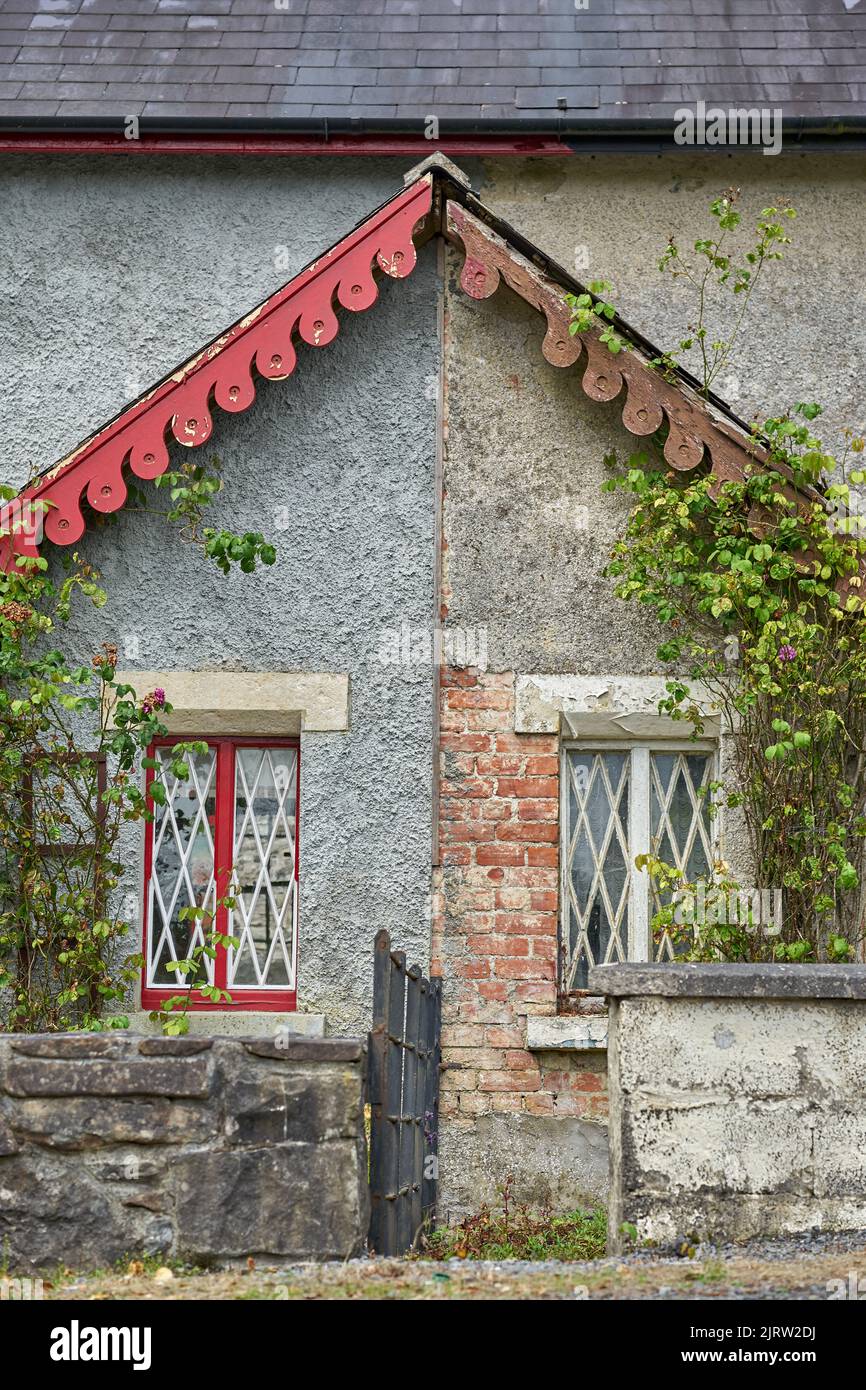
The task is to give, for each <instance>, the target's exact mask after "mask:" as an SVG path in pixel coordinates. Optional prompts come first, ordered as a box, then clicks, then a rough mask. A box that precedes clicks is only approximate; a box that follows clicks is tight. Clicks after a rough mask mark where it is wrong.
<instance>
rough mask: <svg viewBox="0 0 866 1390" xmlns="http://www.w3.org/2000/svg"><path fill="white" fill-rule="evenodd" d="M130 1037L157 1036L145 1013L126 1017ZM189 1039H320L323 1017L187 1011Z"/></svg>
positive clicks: (140, 1011)
mask: <svg viewBox="0 0 866 1390" xmlns="http://www.w3.org/2000/svg"><path fill="white" fill-rule="evenodd" d="M126 1016H127V1018H128V1019H129V1032H130V1033H148V1034H154V1035H157V1036H158V1035H160V1034H161V1033H162V1029H161V1027H160V1025H159V1024H158V1023H153V1022H151V1019H150V1015H149V1013H148V1011H147V1010H146V1009H136V1010H132V1011H130V1012H129V1013H128V1014H127V1015H126ZM187 1021H188V1023H189V1036H190V1037H191V1038H213V1037H223V1038H224V1037H231V1038H265V1037H267V1038H270V1037H275V1036H276V1035H277V1034H279V1033H287V1034H289V1035H290V1036H291V1037H299V1038H323V1037H324V1036H325V1015H324V1014H299V1013H284V1014H281V1013H274V1012H265V1011H261V1012H259V1011H257V1010H256V1011H253V1010H249V1009H247V1010H243V1011H242V1010H240V1009H237V1010H235V1011H234V1012H233V1011H232V1009H231V1008H228V1009H226V1010H225V1012H222V1011H220V1010H210V1009H209V1010H207V1011H205V1010H195V1009H190V1010H189V1012H188V1014H187Z"/></svg>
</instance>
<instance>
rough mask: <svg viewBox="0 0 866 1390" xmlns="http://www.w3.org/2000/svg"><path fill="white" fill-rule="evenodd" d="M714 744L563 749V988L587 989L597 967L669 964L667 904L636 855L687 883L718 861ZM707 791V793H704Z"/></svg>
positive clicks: (705, 873)
mask: <svg viewBox="0 0 866 1390" xmlns="http://www.w3.org/2000/svg"><path fill="white" fill-rule="evenodd" d="M714 775H715V747H714V745H712V744H709V743H693V742H691V741H689V742H686V741H684V740H680V741H678V742H673V741H671V742H669V743H663V742H655V743H629V744H621V745H614V744H610V743H608V744H600V743H595V744H593V743H580V744H566V745H565V746H564V747H563V752H562V783H561V785H562V836H563V840H562V895H561V901H562V946H563V979H562V983H563V988H564V989H565V990H566V991H569V990H580V989H586V988H587V984H588V975H589V970H590V967H591V966H593V965H606V964H609V963H610V962H616V961H625V960H634V961H642V960H643V961H649V960H664V959H670V958H672V957H673V955H674V950H673V946H672V944H671V941H670V939H669V938H668V936H667V934H665V935H664V936H663V937H662V938H661V939H660V940H659V941H654V940H653V935H652V930H651V926H650V924H651V921H652V918H653V916H654V915H655V913H656V912H657V911H658V909H659V908H660V907H661V905H662V904H661V900H660V898H659V895H658V891H657V888H656V885H655V884H654V883H653V882H651V880H650V875H649V874H648V873H647V871H646V870H645V869H638V868H637V867H636V865H635V858H636V856H637V855H640V854H650V853H651V854H654V855H657V856H658V857H659V858H660V859H663V860H664V861H665V862H666V863H668V864H672V865H675V866H676V867H677V868H678V869H680V870H682V871H683V872H684V874H685V877H686V878H687V879H688V880H690V881H691V880H694V879H696V878H700V877H706V876H709V874H710V872H711V868H712V862H713V858H714V851H713V822H712V821H711V818H710V813H709V808H710V793H709V790H708V787H709V784H710V782H712V780H713V777H714ZM702 789H703V790H702Z"/></svg>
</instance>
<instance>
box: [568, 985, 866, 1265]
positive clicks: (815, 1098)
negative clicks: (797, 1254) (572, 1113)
mask: <svg viewBox="0 0 866 1390" xmlns="http://www.w3.org/2000/svg"><path fill="white" fill-rule="evenodd" d="M591 981H592V983H593V985H594V987H597V988H599V989H603V990H605V991H607V992H608V993H609V995H610V997H611V1003H612V1006H611V1015H610V1043H609V1047H610V1110H611V1116H610V1134H611V1194H610V1207H609V1226H608V1239H609V1243H610V1247H611V1248H612V1249H613V1250H620V1249H622V1247H623V1243H624V1240H625V1236H624V1233H623V1230H622V1226H623V1224H626V1225H631V1226H633V1227H635V1228H636V1230H637V1233H638V1238H639V1239H640V1240H652V1241H655V1242H657V1243H658V1244H660V1245H663V1246H668V1245H672V1244H673V1243H675V1242H679V1241H682V1240H683V1239H695V1238H697V1239H707V1238H710V1237H711V1238H713V1239H714V1240H717V1241H744V1240H748V1239H750V1238H752V1237H754V1236H774V1235H790V1234H795V1233H803V1232H808V1231H812V1230H822V1231H845V1230H861V1229H862V1228H863V1226H864V1224H866V1162H864V1144H866V1088H864V1076H866V1066H864V1063H866V1056H864V1039H866V1028H864V1023H866V967H864V966H845V967H838V966H832V965H830V966H820V965H818V966H808V965H804V966H784V965H777V966H749V965H740V966H737V965H733V966H731V965H711V966H698V965H689V966H666V965H663V966H640V965H621V966H604V967H602V968H600V969H599V970H597V971H595V972H594V973H593V975H592V976H591Z"/></svg>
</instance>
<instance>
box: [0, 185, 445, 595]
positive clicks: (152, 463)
mask: <svg viewBox="0 0 866 1390" xmlns="http://www.w3.org/2000/svg"><path fill="white" fill-rule="evenodd" d="M432 203H433V193H432V178H431V176H430V175H425V176H424V177H423V178H421V179H419V180H418V181H417V182H415V183H413V184H410V185H409V187H408V188H405V189H404V190H403V191H402V192H400V193H398V194H397V195H396V197H394V198H392V199H391V200H390V201H389V202H387V203H385V204H384V206H383V207H381V208H379V209H378V211H376V212H375V213H373V215H372V216H371V217H369V218H367V219H366V221H364V222H362V223H361V225H360V226H359V227H357V228H355V230H354V231H353V232H350V233H349V235H348V236H346V237H344V238H343V240H342V241H340V242H338V243H337V244H336V246H334V247H332V248H331V250H330V251H327V252H325V254H324V255H323V256H320V257H319V258H318V259H317V260H315V261H313V262H312V263H311V264H310V265H308V266H307V267H306V269H304V270H302V271H301V272H300V274H299V275H296V276H295V278H294V279H293V280H290V281H289V283H288V284H287V285H284V286H283V288H282V289H280V290H277V291H276V293H275V294H273V295H271V296H270V298H269V299H266V300H265V301H264V302H263V303H262V304H260V305H259V306H258V307H257V308H256V309H254V310H253V311H252V312H251V313H249V314H246V315H245V316H244V317H243V318H242V319H239V320H238V322H237V323H235V324H234V325H233V326H232V327H231V328H229V329H228V330H227V331H226V332H225V333H223V334H221V336H220V337H219V338H216V339H215V340H214V341H213V342H212V343H209V344H208V346H207V347H205V348H203V349H202V350H201V351H200V352H198V353H196V355H195V356H194V357H192V358H190V359H189V361H187V362H185V363H184V364H183V365H182V366H181V367H179V368H178V369H177V371H175V372H173V373H172V375H171V376H169V377H166V378H165V380H163V381H161V382H160V383H159V385H158V386H155V387H154V388H153V389H152V390H151V391H149V392H148V393H147V394H146V395H144V396H142V397H140V398H139V399H138V400H137V401H135V402H134V403H133V404H132V405H130V406H129V407H128V408H127V409H126V410H124V411H122V412H121V414H120V415H118V416H117V417H116V418H115V419H114V420H112V421H111V422H110V423H109V424H108V425H106V426H105V427H104V428H103V429H101V430H99V431H97V433H96V434H94V435H92V436H91V437H90V439H88V440H86V441H85V442H84V443H83V444H81V445H80V446H79V447H78V448H77V449H76V450H75V452H74V453H72V454H70V455H69V457H68V458H65V459H62V460H61V461H60V463H58V464H56V465H55V466H54V467H53V468H51V469H50V470H49V471H48V472H47V473H45V474H43V475H42V476H41V477H39V478H37V479H36V480H35V481H34V482H33V483H31V484H30V485H29V486H28V487H27V488H25V489H24V490H23V492H22V493H21V495H20V497H19V499H18V502H19V504H20V506H21V507H22V508H23V509H24V511H25V512H26V511H27V509H28V506H30V507H35V508H36V510H37V511H40V512H41V513H42V517H43V524H44V533H45V536H46V538H47V539H48V540H50V541H53V542H54V544H56V545H74V544H75V543H76V541H79V540H80V539H81V537H82V535H83V534H84V531H85V526H86V522H85V517H84V511H83V506H84V501H85V499H86V501H87V503H89V505H90V506H91V507H92V508H93V509H94V511H97V512H103V513H108V512H116V511H118V510H119V509H120V508H121V507H122V506H123V505H124V503H125V501H126V497H127V488H126V482H125V480H124V471H125V469H126V468H127V467H129V468H130V469H131V470H132V472H133V473H134V474H135V475H136V477H138V478H141V479H144V480H147V479H153V478H157V477H159V476H160V474H162V473H164V472H165V471H166V469H167V468H168V464H169V442H170V440H171V439H172V438H173V439H174V440H176V441H177V442H178V443H179V444H183V445H186V446H187V447H188V448H199V447H200V446H201V445H202V444H206V443H207V442H208V440H209V439H210V437H211V434H212V432H213V418H212V413H211V411H212V405H213V403H214V402H216V404H217V405H218V406H219V407H220V408H221V409H222V410H225V411H229V412H232V413H237V412H239V411H242V410H248V409H249V407H250V406H251V405H252V403H253V401H254V400H255V395H256V386H255V378H254V373H258V375H260V376H262V377H264V378H265V379H266V380H268V381H284V380H285V379H286V378H287V377H289V376H291V374H292V372H293V371H294V369H295V365H296V361H297V358H296V354H295V348H294V344H293V339H294V338H295V337H296V336H297V337H299V338H301V339H302V340H303V341H304V342H305V343H308V344H309V345H310V346H311V347H325V346H326V345H327V344H328V343H330V342H332V341H333V339H334V338H335V337H336V336H337V333H338V332H339V326H340V325H339V320H338V318H337V314H336V306H337V305H340V306H342V308H344V309H348V310H351V311H352V312H354V313H359V312H361V311H362V310H364V309H369V308H370V307H371V306H372V305H373V304H374V303H375V302H376V299H377V298H378V287H377V284H376V279H375V275H374V268H375V267H378V268H379V269H380V270H381V271H382V272H383V273H384V274H385V275H388V276H391V277H392V278H393V279H396V280H402V279H405V277H406V276H407V275H409V274H410V273H411V271H412V270H413V269H414V267H415V263H416V260H417V253H416V249H415V243H414V240H413V236H414V233H415V232H416V230H417V229H418V227H419V225H420V224H422V223H423V222H424V220H425V219H426V218H427V216H428V215H429V213H430V211H431V208H432ZM37 554H38V545H37V543H36V540H35V538H34V536H33V534H32V530H30V529H29V528H18V529H16V530H13V532H12V534H11V535H6V536H0V567H2V568H3V569H5V570H9V569H11V568H12V566H13V565H14V564H15V559H16V556H17V555H28V556H35V555H37Z"/></svg>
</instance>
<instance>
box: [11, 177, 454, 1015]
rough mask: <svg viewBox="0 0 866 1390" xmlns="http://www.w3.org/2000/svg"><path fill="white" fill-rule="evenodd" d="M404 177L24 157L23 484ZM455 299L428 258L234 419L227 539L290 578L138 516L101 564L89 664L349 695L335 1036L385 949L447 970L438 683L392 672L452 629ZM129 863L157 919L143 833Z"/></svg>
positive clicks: (91, 547)
mask: <svg viewBox="0 0 866 1390" xmlns="http://www.w3.org/2000/svg"><path fill="white" fill-rule="evenodd" d="M403 164H404V162H403V161H401V162H399V163H397V164H396V166H395V165H394V164H392V165H391V166H388V165H386V164H378V163H370V162H368V163H363V164H362V163H354V162H352V161H348V162H346V161H338V160H333V161H309V160H308V161H285V160H283V161H279V160H276V161H269V160H250V161H246V162H243V163H240V162H237V163H236V162H234V161H231V160H211V161H193V160H174V161H173V160H162V159H155V160H151V159H147V160H144V159H142V160H123V159H114V160H109V159H105V160H103V161H101V162H90V163H87V162H85V161H62V160H57V161H48V160H44V161H40V160H28V162H27V163H26V164H25V163H24V162H23V161H21V162H18V163H16V162H14V161H12V160H7V161H6V162H5V163H4V164H3V165H2V167H0V196H2V199H3V205H4V208H5V209H6V212H7V215H6V216H5V217H4V220H3V227H2V233H0V235H2V237H3V239H4V244H3V246H2V249H0V262H2V264H3V265H4V266H5V267H6V275H5V285H4V289H5V292H6V297H7V305H8V306H9V307H8V310H7V313H6V315H5V316H4V321H3V324H2V326H0V334H2V335H3V337H4V339H5V341H4V342H3V345H2V347H0V356H2V358H3V360H4V362H7V361H8V362H10V363H11V369H12V370H11V380H10V381H9V384H8V389H7V391H6V393H5V394H4V399H3V404H2V407H0V410H2V424H3V433H4V438H5V439H6V440H7V452H6V456H5V464H4V467H5V470H6V476H7V477H10V478H15V477H19V478H20V476H21V475H22V473H23V471H24V469H25V466H26V464H27V462H28V460H29V459H33V460H35V461H37V462H38V463H39V464H40V466H42V465H45V464H47V463H50V462H52V461H53V460H54V459H55V458H56V457H57V456H59V455H60V454H62V452H63V451H64V450H65V449H68V448H70V447H71V446H73V445H74V444H75V443H77V442H78V440H79V439H80V438H82V437H83V436H84V435H85V434H86V433H87V431H88V430H89V429H91V428H92V427H93V426H94V425H97V424H99V423H100V422H101V421H102V420H103V419H104V418H105V417H106V416H108V415H110V414H111V413H112V412H114V411H115V410H117V409H118V408H119V407H120V406H121V405H123V404H124V402H125V401H126V400H127V398H128V397H129V396H131V395H132V394H134V392H135V391H137V390H140V389H141V388H143V387H144V386H146V385H147V384H148V383H149V382H150V381H151V380H152V379H153V378H155V377H157V376H159V375H161V374H162V373H164V372H165V371H166V370H167V369H170V368H171V367H172V366H174V365H175V363H176V361H177V360H179V359H180V358H181V357H182V356H183V354H185V353H188V352H191V351H192V350H193V349H195V348H197V347H199V346H200V345H201V344H202V343H203V342H204V341H206V340H207V339H208V338H209V337H210V336H211V335H212V334H214V333H215V332H217V331H218V330H219V329H222V328H223V327H225V326H226V324H227V323H230V322H231V321H233V320H234V319H235V318H237V317H238V316H239V315H240V314H241V313H242V312H243V311H244V310H246V309H247V308H249V307H250V306H251V305H252V304H254V303H255V302H256V301H257V300H258V299H260V298H261V297H262V296H263V295H265V294H267V293H269V292H270V291H272V290H273V289H274V288H275V287H276V286H277V285H279V284H281V283H283V282H284V281H285V280H287V279H288V278H289V277H290V274H291V273H292V272H293V271H295V270H299V269H301V268H302V267H303V265H304V264H305V262H306V261H307V260H308V259H309V258H311V257H313V256H314V255H315V254H316V253H317V252H320V251H321V250H322V249H323V248H324V247H326V246H327V245H329V244H330V243H331V242H333V241H334V240H336V239H337V238H338V237H339V236H340V235H342V234H344V233H345V232H346V231H347V230H348V229H349V228H350V227H351V226H352V225H354V223H355V222H356V221H358V220H359V218H361V217H362V216H365V215H366V214H367V213H368V212H369V211H370V210H371V209H372V208H373V207H375V205H376V204H377V203H378V202H379V201H381V200H383V199H384V198H385V197H386V196H388V195H390V194H391V193H393V192H394V191H396V190H397V188H399V186H400V175H401V172H402V168H403ZM280 247H282V248H284V252H283V255H284V261H283V268H282V269H275V263H274V258H275V253H276V251H277V249H278V248H280ZM436 299H437V286H436V262H435V252H434V251H433V249H432V248H429V249H427V250H426V251H425V252H424V253H422V255H421V257H420V260H419V264H418V266H417V267H416V269H415V271H414V272H413V273H412V275H411V276H410V277H409V278H408V279H407V280H405V281H402V282H400V283H396V282H393V281H390V280H387V279H386V280H385V281H384V283H383V285H382V289H381V294H380V299H379V302H378V303H377V304H376V305H374V306H373V308H371V309H370V310H369V311H367V312H366V313H364V314H360V315H357V316H353V315H343V325H342V328H341V332H340V334H339V336H338V338H337V339H336V340H335V342H334V343H332V344H331V345H330V346H329V347H328V348H326V349H324V350H321V351H315V350H312V349H307V350H306V351H301V352H300V354H299V362H298V367H297V369H296V372H295V374H294V376H293V377H292V378H291V379H290V380H289V381H288V382H285V383H274V384H270V383H262V386H261V390H260V393H259V398H258V400H257V401H256V403H255V404H254V406H253V407H252V409H251V410H250V411H248V412H247V413H246V414H244V415H240V416H235V417H230V416H226V415H224V414H222V412H220V411H216V412H215V430H214V436H213V444H212V447H209V448H208V450H207V453H208V456H217V457H219V458H220V460H221V461H222V465H223V470H224V477H225V491H224V493H223V494H222V496H221V497H220V499H219V502H218V505H217V506H216V507H215V508H214V509H213V512H212V516H213V524H216V525H226V526H229V527H231V529H233V530H239V531H244V530H247V529H249V530H253V531H263V532H264V533H265V534H266V535H267V536H268V537H269V539H273V540H274V542H275V544H276V546H277V550H278V559H277V563H276V564H275V565H274V566H273V568H270V569H267V568H265V569H262V570H260V571H259V572H258V573H257V574H256V575H255V576H245V575H241V574H233V575H231V576H230V577H228V578H226V577H224V576H223V575H221V574H220V573H219V572H218V571H217V570H216V568H215V567H214V566H213V565H212V564H209V562H207V561H205V560H204V558H203V557H202V556H201V555H200V553H199V552H198V551H197V550H195V549H193V548H191V547H190V546H188V545H186V544H184V543H183V542H182V541H181V540H180V538H179V537H178V535H177V533H176V532H175V531H173V530H169V529H168V528H166V527H164V526H162V525H161V524H160V523H158V522H154V521H153V520H151V519H149V518H143V517H140V516H134V515H131V514H129V513H122V514H120V515H119V516H118V517H117V519H116V521H115V522H114V523H113V524H111V525H109V526H107V527H106V528H105V529H104V530H101V531H100V530H91V531H90V532H89V533H88V536H87V540H86V547H82V549H84V550H85V553H86V555H87V557H88V558H89V559H90V560H91V561H92V563H94V564H95V565H96V566H97V568H98V569H99V570H100V571H101V573H102V575H103V581H104V584H105V587H106V589H107V591H108V594H109V602H108V605H107V606H106V608H105V609H103V610H102V611H101V612H99V613H93V612H91V613H87V614H83V615H82V617H81V618H80V619H79V620H78V622H77V624H76V631H77V634H78V638H79V640H80V642H81V644H82V647H83V649H84V651H85V652H87V651H88V650H92V649H93V648H94V647H96V646H98V644H99V643H100V642H101V641H102V640H103V639H108V640H112V641H115V642H117V644H118V646H119V648H120V652H121V664H122V665H123V667H124V668H126V669H135V668H139V669H145V670H151V671H153V670H165V671H167V672H169V673H170V671H171V669H172V668H175V669H180V670H196V669H208V668H217V669H222V670H259V671H333V672H340V673H346V674H348V675H349V677H350V728H349V730H348V732H346V733H330V734H329V733H315V734H313V733H310V734H307V735H303V736H302V748H301V827H302V828H301V891H300V913H299V917H300V921H299V941H300V961H299V1007H300V1008H301V1009H305V1010H309V1011H312V1012H315V1013H324V1014H325V1015H326V1017H327V1023H328V1027H329V1029H331V1030H332V1031H350V1032H354V1031H358V1030H361V1029H363V1028H365V1027H367V1026H368V1024H369V1015H370V1009H371V1003H372V994H371V989H372V985H371V980H372V960H373V938H374V935H375V933H376V931H377V930H378V928H380V927H387V928H388V929H389V930H390V932H391V934H392V936H393V938H394V940H395V942H397V943H399V945H400V947H401V948H403V949H405V950H406V951H407V953H408V954H409V956H410V959H412V960H418V961H419V962H420V963H421V964H424V965H426V962H427V959H428V952H429V889H430V842H431V778H432V715H431V692H432V677H431V671H430V667H429V666H426V667H425V666H418V665H408V666H404V665H399V664H383V662H382V661H381V660H380V653H381V651H382V649H383V646H384V645H385V643H384V638H385V636H386V634H387V633H388V632H389V631H391V630H393V629H395V628H399V625H400V621H401V617H405V618H406V619H407V620H408V621H409V622H410V623H412V624H416V625H419V624H423V625H424V626H425V627H429V623H430V615H431V612H432V604H433V516H434V505H433V467H434V458H435V410H436V405H435V399H432V398H431V392H430V390H429V386H428V383H429V382H430V381H435V379H436V373H437V370H438V365H437V363H438V359H437V353H438V338H437V326H436ZM59 344H63V348H62V350H60V349H59ZM130 374H132V375H133V376H134V377H135V381H130V380H129V379H128V377H129V376H130ZM181 456H182V457H186V455H185V453H184V451H183V450H180V449H178V450H176V453H175V457H181ZM154 495H155V496H156V497H157V499H158V497H159V494H154ZM165 686H166V692H167V695H168V698H169V699H171V682H170V678H169V677H168V676H167V677H166V680H165ZM201 732H202V733H204V734H206V733H207V730H204V729H203V730H202V731H201ZM126 854H127V858H128V861H129V863H130V866H131V877H130V880H129V882H128V885H127V887H128V889H130V890H131V891H132V892H133V893H135V894H136V895H138V896H139V897H140V895H139V887H140V885H139V881H138V877H137V875H138V873H139V872H140V865H141V858H142V856H141V839H140V836H135V837H134V838H132V839H130V840H129V841H128V843H127V847H126Z"/></svg>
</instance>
